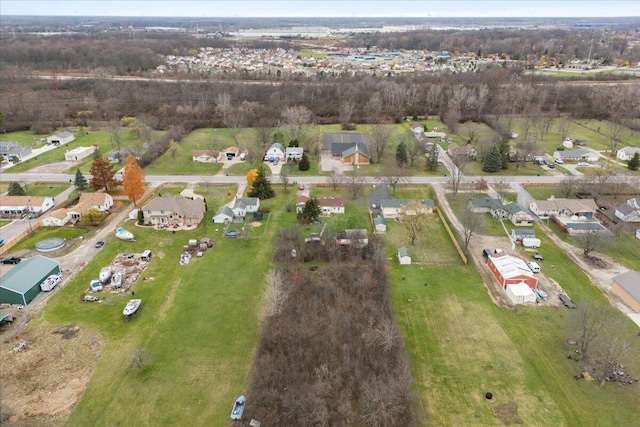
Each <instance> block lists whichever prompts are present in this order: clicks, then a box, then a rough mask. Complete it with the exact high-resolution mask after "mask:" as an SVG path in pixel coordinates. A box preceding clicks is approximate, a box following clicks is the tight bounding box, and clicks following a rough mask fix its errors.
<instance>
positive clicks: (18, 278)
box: [0, 255, 60, 305]
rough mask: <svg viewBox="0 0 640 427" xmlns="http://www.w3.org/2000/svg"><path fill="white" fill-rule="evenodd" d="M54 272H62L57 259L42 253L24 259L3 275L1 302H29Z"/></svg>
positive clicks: (0, 290)
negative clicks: (44, 255)
mask: <svg viewBox="0 0 640 427" xmlns="http://www.w3.org/2000/svg"><path fill="white" fill-rule="evenodd" d="M52 274H60V264H58V262H57V261H54V260H52V259H49V258H47V257H43V256H42V255H36V256H34V257H33V258H29V259H28V260H25V261H22V262H21V263H20V264H18V265H16V266H15V267H13V268H12V269H11V270H9V272H8V273H7V274H5V275H4V276H2V281H1V283H0V304H22V305H27V304H29V303H30V302H31V301H32V300H33V299H34V298H35V297H36V296H37V295H38V294H39V293H40V284H41V283H42V282H44V280H45V279H46V278H47V277H49V276H51V275H52Z"/></svg>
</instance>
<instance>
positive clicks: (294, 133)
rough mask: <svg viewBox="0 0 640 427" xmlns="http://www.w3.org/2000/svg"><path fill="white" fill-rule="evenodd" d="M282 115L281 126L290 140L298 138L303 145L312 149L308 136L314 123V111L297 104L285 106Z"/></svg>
mask: <svg viewBox="0 0 640 427" xmlns="http://www.w3.org/2000/svg"><path fill="white" fill-rule="evenodd" d="M280 117H281V120H280V124H279V128H280V129H282V131H283V132H285V133H286V134H287V136H288V137H289V140H293V139H297V140H298V141H299V142H300V145H301V146H303V147H305V148H307V149H310V147H309V146H308V143H309V140H308V136H309V133H310V130H311V129H310V127H311V125H312V124H313V117H314V116H313V112H312V111H311V110H309V109H308V108H307V107H304V106H302V105H296V106H293V107H285V108H284V109H283V110H282V111H281V113H280Z"/></svg>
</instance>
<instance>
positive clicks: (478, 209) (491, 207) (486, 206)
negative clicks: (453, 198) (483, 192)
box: [469, 197, 502, 216]
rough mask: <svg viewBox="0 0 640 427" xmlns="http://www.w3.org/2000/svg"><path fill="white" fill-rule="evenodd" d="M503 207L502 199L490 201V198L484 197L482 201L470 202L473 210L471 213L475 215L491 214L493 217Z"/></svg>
mask: <svg viewBox="0 0 640 427" xmlns="http://www.w3.org/2000/svg"><path fill="white" fill-rule="evenodd" d="M501 206H502V202H501V201H500V199H490V198H488V197H483V198H481V199H471V200H469V208H470V209H471V212H474V213H490V214H491V215H494V213H495V212H497V211H498V209H500V207H501ZM494 216H495V215H494Z"/></svg>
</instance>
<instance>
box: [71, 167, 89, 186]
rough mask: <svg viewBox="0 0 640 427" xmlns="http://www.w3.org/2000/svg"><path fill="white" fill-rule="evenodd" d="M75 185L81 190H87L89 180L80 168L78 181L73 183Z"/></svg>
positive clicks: (77, 170) (77, 174)
mask: <svg viewBox="0 0 640 427" xmlns="http://www.w3.org/2000/svg"><path fill="white" fill-rule="evenodd" d="M73 185H75V186H76V187H78V188H79V189H80V190H84V189H85V188H87V185H88V183H87V178H85V177H84V175H83V174H82V172H80V168H78V169H76V179H75V181H74V182H73Z"/></svg>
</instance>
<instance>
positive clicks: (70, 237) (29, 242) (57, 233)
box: [11, 220, 91, 252]
mask: <svg viewBox="0 0 640 427" xmlns="http://www.w3.org/2000/svg"><path fill="white" fill-rule="evenodd" d="M31 221H36V220H31ZM90 231H91V229H90V228H87V227H40V228H38V229H37V230H35V231H34V232H33V233H32V234H31V235H30V236H28V237H26V238H24V239H22V240H21V241H20V242H19V243H18V244H17V245H15V246H14V247H13V248H11V252H18V251H20V250H23V249H29V250H35V248H36V243H38V242H39V241H41V240H44V239H50V238H53V237H60V238H63V239H66V240H67V246H75V245H77V244H78V243H80V242H79V241H78V238H79V237H81V236H84V235H85V234H87V233H89V232H90ZM66 249H69V248H66Z"/></svg>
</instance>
